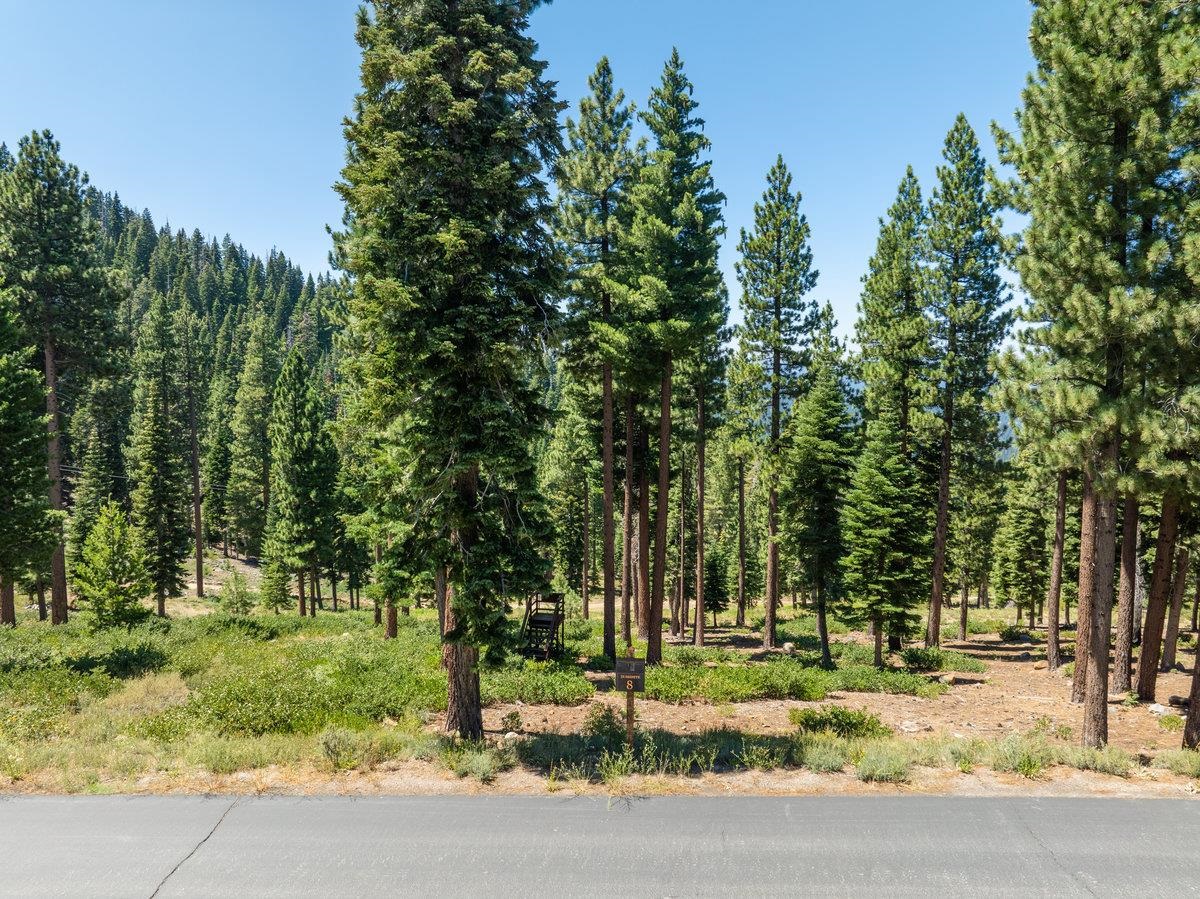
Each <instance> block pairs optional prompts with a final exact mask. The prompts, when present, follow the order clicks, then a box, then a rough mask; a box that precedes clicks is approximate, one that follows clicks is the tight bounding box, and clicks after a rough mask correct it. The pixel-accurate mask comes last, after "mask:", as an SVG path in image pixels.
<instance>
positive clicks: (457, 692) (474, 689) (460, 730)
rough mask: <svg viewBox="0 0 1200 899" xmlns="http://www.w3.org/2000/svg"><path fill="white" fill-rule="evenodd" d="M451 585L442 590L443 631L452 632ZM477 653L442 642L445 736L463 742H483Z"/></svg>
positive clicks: (471, 648) (452, 593) (452, 592)
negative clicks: (445, 693)
mask: <svg viewBox="0 0 1200 899" xmlns="http://www.w3.org/2000/svg"><path fill="white" fill-rule="evenodd" d="M455 625H456V620H455V615H454V585H453V584H448V585H447V588H446V630H447V632H449V631H451V630H453V629H454V627H455ZM478 662H479V651H478V650H477V649H475V647H473V646H467V645H466V644H464V643H443V644H442V664H443V666H444V667H445V669H446V683H447V688H448V689H447V704H446V733H457V734H458V735H459V736H460V737H462V738H463V739H464V740H481V739H483V707H482V704H481V702H480V695H479V665H478Z"/></svg>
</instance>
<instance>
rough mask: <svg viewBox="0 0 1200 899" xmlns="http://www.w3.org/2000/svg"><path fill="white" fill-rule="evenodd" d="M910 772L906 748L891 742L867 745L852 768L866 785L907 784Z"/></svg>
mask: <svg viewBox="0 0 1200 899" xmlns="http://www.w3.org/2000/svg"><path fill="white" fill-rule="evenodd" d="M911 772H912V759H911V756H910V754H909V751H908V749H907V747H905V746H904V744H903V743H898V742H891V741H889V742H880V743H871V744H870V745H868V746H867V748H866V749H865V750H864V751H863V754H862V758H860V759H859V760H858V764H857V765H855V766H854V773H855V774H856V775H857V776H858V779H859V780H862V781H866V782H868V783H908V781H909V779H910V776H911Z"/></svg>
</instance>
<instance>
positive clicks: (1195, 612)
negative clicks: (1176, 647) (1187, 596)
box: [1192, 576, 1200, 654]
mask: <svg viewBox="0 0 1200 899" xmlns="http://www.w3.org/2000/svg"><path fill="white" fill-rule="evenodd" d="M1197 631H1200V576H1198V577H1197V578H1196V595H1195V596H1194V597H1193V598H1192V633H1193V634H1194V633H1196V632H1197ZM1197 654H1200V647H1197Z"/></svg>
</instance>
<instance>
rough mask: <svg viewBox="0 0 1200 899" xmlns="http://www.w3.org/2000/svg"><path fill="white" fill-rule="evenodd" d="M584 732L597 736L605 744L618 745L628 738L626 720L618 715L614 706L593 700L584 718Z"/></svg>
mask: <svg viewBox="0 0 1200 899" xmlns="http://www.w3.org/2000/svg"><path fill="white" fill-rule="evenodd" d="M582 733H583V735H584V736H586V737H596V738H598V739H600V740H602V741H603V742H604V743H605V744H608V745H610V746H616V745H618V744H620V742H621V741H622V740H624V739H625V738H626V730H625V722H624V721H622V720H621V719H620V718H619V717H617V713H616V710H615V709H613V707H612V706H610V705H605V704H604V703H602V702H593V703H592V704H591V706H589V707H588V710H587V716H586V717H585V718H584V719H583V730H582Z"/></svg>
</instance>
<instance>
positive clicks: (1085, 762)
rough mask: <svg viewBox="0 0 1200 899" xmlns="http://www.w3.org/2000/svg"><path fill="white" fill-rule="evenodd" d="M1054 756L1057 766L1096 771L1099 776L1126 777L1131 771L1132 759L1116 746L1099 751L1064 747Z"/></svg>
mask: <svg viewBox="0 0 1200 899" xmlns="http://www.w3.org/2000/svg"><path fill="white" fill-rule="evenodd" d="M1055 756H1056V758H1055V760H1056V761H1057V762H1058V763H1059V764H1061V765H1068V766H1070V767H1072V768H1078V769H1079V770H1080V771H1097V772H1099V773H1101V774H1113V775H1116V776H1117V777H1128V776H1129V774H1130V772H1131V771H1132V770H1133V759H1132V758H1131V757H1130V755H1129V753H1128V752H1126V751H1125V750H1123V749H1119V748H1117V747H1116V746H1105V747H1103V748H1101V749H1091V748H1081V747H1078V746H1071V747H1065V746H1064V747H1060V748H1059V749H1058V751H1057V752H1056V753H1055Z"/></svg>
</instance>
